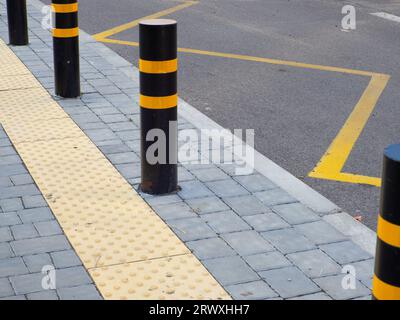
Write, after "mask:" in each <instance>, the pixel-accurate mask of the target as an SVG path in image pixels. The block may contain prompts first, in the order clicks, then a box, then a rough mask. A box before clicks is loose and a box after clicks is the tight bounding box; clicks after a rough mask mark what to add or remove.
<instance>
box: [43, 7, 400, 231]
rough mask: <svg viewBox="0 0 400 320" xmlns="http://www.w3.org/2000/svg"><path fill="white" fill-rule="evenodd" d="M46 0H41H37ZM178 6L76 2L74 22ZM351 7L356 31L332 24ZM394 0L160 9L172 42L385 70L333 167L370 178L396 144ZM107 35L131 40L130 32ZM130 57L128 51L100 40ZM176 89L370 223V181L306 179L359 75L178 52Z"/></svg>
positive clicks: (88, 23) (374, 191) (374, 202)
mask: <svg viewBox="0 0 400 320" xmlns="http://www.w3.org/2000/svg"><path fill="white" fill-rule="evenodd" d="M46 1H47V3H49V2H50V0H46ZM177 4H179V2H178V1H172V0H147V1H140V0H118V1H108V0H81V1H80V16H79V17H80V27H81V29H83V30H85V31H86V32H88V33H90V34H97V33H99V32H102V31H105V30H107V29H110V28H112V27H115V26H118V25H121V24H124V23H126V22H129V21H132V20H135V19H138V18H141V17H144V16H147V15H149V14H152V13H155V12H158V11H161V10H164V9H166V8H170V7H173V6H176V5H177ZM345 4H353V5H354V6H355V7H356V10H357V11H356V12H357V29H356V30H354V31H350V32H345V31H343V30H341V23H340V22H341V19H342V14H341V8H342V6H343V5H345ZM380 11H384V12H388V13H391V14H394V15H396V14H397V15H399V16H400V0H380V1H379V3H376V1H373V0H358V1H352V0H350V1H341V0H296V1H294V0H288V1H282V0H268V1H266V0H215V1H213V0H200V2H199V3H198V4H196V5H193V6H191V7H189V8H186V9H183V10H181V11H178V12H175V13H172V14H170V15H168V17H169V18H172V19H176V20H177V21H178V23H179V46H180V47H184V48H194V49H201V50H207V51H216V52H225V53H235V54H243V55H250V56H257V57H265V58H274V59H281V60H290V61H299V62H304V63H309V64H317V65H327V66H337V67H343V68H349V69H357V70H366V71H373V72H378V73H385V74H389V75H391V79H390V81H389V83H388V85H387V87H386V89H385V91H384V92H383V94H382V96H381V97H380V99H379V101H378V103H377V105H376V107H375V109H374V111H373V112H372V114H371V116H370V118H369V121H368V123H367V125H366V126H365V128H364V130H363V131H362V134H361V136H360V138H359V139H358V140H357V142H356V143H355V145H354V148H353V150H352V152H351V154H350V156H349V158H348V161H347V162H346V164H345V166H344V168H343V171H345V172H348V173H354V174H360V175H366V176H372V177H380V173H381V163H382V161H381V160H382V152H383V149H384V147H385V146H386V145H388V144H391V143H396V142H399V133H400V132H399V131H400V130H399V126H398V125H397V121H396V119H400V106H399V103H398V101H399V92H400V91H399V90H398V88H399V85H400V77H399V72H398V66H399V65H400V55H399V45H398V44H399V39H400V36H399V35H400V23H398V22H393V21H388V20H385V19H382V18H379V17H376V16H372V15H370V13H373V12H380ZM111 38H112V39H119V40H127V41H138V29H137V28H134V29H130V30H126V31H123V32H121V33H119V34H116V35H114V36H112V37H111ZM107 45H108V46H110V47H111V48H112V49H113V50H114V51H115V52H117V53H118V54H120V55H121V56H123V57H124V58H126V59H127V60H130V61H132V62H134V63H135V64H137V61H138V49H137V48H136V47H132V46H126V45H117V44H107ZM179 59H180V73H179V94H180V96H181V97H182V98H183V99H185V100H186V101H187V102H189V103H190V104H192V105H193V106H194V107H196V108H197V109H198V110H200V111H201V112H203V113H205V114H206V115H208V116H209V117H210V118H212V119H213V120H215V121H216V122H218V123H219V124H220V125H222V126H224V127H227V128H230V129H234V128H243V129H247V128H251V129H255V142H256V149H257V150H258V151H260V152H261V153H263V154H264V155H266V156H267V157H268V158H270V159H271V160H273V161H274V162H276V163H277V164H279V165H280V166H282V167H283V168H285V169H286V170H288V171H289V172H291V173H292V174H294V175H295V176H297V177H299V178H300V179H302V180H304V181H305V182H306V183H307V184H309V185H310V186H311V187H313V188H314V189H316V190H318V191H319V192H321V193H322V194H323V195H325V196H326V197H327V198H329V199H330V200H332V201H333V202H335V203H336V204H338V205H339V206H340V207H342V208H343V209H344V210H345V211H347V212H348V213H350V214H352V215H353V216H360V215H361V216H362V221H363V222H364V223H365V224H366V225H367V226H369V227H370V228H372V229H374V228H375V227H376V217H377V213H378V204H379V191H380V190H379V188H377V187H375V186H371V185H361V184H352V183H344V182H336V181H329V180H323V179H315V178H310V177H308V173H309V172H310V171H311V170H312V169H313V168H314V167H315V166H316V164H317V163H318V162H319V160H320V159H321V157H322V156H323V155H324V153H325V152H326V150H327V149H328V147H329V145H330V144H331V142H332V141H333V140H334V139H335V137H336V135H337V134H338V132H339V130H340V129H341V128H342V126H343V125H344V123H345V121H346V119H347V117H348V116H349V114H350V113H351V112H352V110H353V108H354V107H355V105H356V104H357V102H358V100H359V99H360V97H361V95H362V94H363V91H364V90H365V88H366V87H367V85H368V83H369V79H368V78H367V77H363V76H359V75H350V74H343V73H338V72H327V71H322V70H310V69H307V68H294V67H290V66H286V65H271V64H266V63H260V62H249V61H240V60H233V59H229V58H220V57H212V56H207V55H196V54H189V53H181V54H180V56H179Z"/></svg>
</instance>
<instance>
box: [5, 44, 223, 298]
mask: <svg viewBox="0 0 400 320" xmlns="http://www.w3.org/2000/svg"><path fill="white" fill-rule="evenodd" d="M0 61H1V62H2V63H5V64H7V66H8V67H7V71H8V72H9V73H10V74H12V70H13V69H15V71H16V74H17V75H15V76H12V75H3V74H0V88H3V90H0V101H2V103H1V104H0V123H1V124H2V126H3V128H4V130H5V131H6V132H7V134H8V136H9V138H10V140H11V141H12V143H13V145H14V147H15V148H16V150H17V152H18V154H19V155H20V156H21V158H22V160H23V162H24V164H25V165H26V167H27V169H28V170H29V172H30V174H31V175H32V177H33V179H34V180H35V182H36V184H37V186H38V187H39V189H40V190H41V192H42V194H43V196H44V197H45V199H46V201H47V203H48V204H49V206H50V208H51V209H52V211H53V213H54V215H55V216H56V218H57V221H58V222H59V223H60V225H61V227H62V229H63V230H64V233H65V235H66V236H67V238H68V240H69V241H70V243H71V245H72V246H73V248H74V249H75V251H76V253H77V254H78V255H79V257H80V259H81V260H82V262H83V264H84V266H85V267H86V269H87V270H88V271H89V273H90V275H91V276H92V278H93V280H94V282H95V284H96V286H97V288H98V289H99V291H100V293H101V294H102V296H103V297H105V298H106V299H202V298H203V299H229V298H230V297H229V295H228V294H227V293H226V292H225V290H224V289H223V288H222V287H221V286H220V285H219V284H218V283H217V281H216V280H215V279H214V278H213V277H212V276H211V274H210V273H209V272H208V271H207V270H206V269H205V268H204V266H203V265H202V264H201V263H200V262H199V261H198V260H197V259H196V257H195V256H194V255H193V254H192V253H191V252H190V251H189V249H188V248H186V246H185V245H184V243H183V242H181V241H180V240H179V239H178V237H177V236H176V235H175V234H174V233H173V232H172V231H171V230H170V228H169V227H168V226H167V225H166V224H165V223H164V222H163V221H162V220H161V219H160V218H159V217H158V215H157V214H156V213H155V212H154V211H153V210H152V209H151V208H150V207H149V205H148V204H147V203H146V202H145V201H144V200H143V199H142V198H141V197H140V195H138V194H137V192H136V191H135V190H134V189H133V188H132V186H131V185H130V184H129V183H128V182H127V181H126V180H125V179H124V178H123V177H122V176H121V175H120V173H119V172H118V171H117V170H116V169H115V167H114V166H113V165H112V164H111V163H110V162H109V161H108V160H107V159H106V158H105V156H104V155H103V154H102V153H101V152H100V151H99V150H98V148H97V147H96V146H95V145H94V144H93V142H92V141H91V140H90V139H89V138H88V137H87V136H86V135H85V134H84V132H83V131H82V130H81V129H80V128H79V127H78V126H77V125H76V124H75V123H74V122H73V121H72V120H71V118H70V117H69V116H68V114H67V113H65V112H64V110H63V109H62V108H61V107H60V106H59V105H58V103H57V102H56V101H54V100H53V99H52V98H51V96H50V95H49V94H48V92H47V91H46V90H45V89H44V88H43V87H42V86H41V85H40V83H39V82H38V81H37V80H36V79H35V78H34V77H33V76H32V75H31V74H30V73H28V74H27V75H24V76H22V77H21V75H20V73H21V71H22V70H25V69H24V66H23V64H22V62H21V61H19V59H17V58H16V56H15V55H14V54H13V53H12V51H11V50H10V49H9V48H8V47H7V46H6V45H5V44H4V42H2V41H0ZM0 68H2V66H0ZM11 78H13V79H11Z"/></svg>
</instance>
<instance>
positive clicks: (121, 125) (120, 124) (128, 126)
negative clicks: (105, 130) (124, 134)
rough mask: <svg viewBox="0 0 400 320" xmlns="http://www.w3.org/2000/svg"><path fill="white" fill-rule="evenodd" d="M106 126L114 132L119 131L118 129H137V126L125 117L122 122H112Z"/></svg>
mask: <svg viewBox="0 0 400 320" xmlns="http://www.w3.org/2000/svg"><path fill="white" fill-rule="evenodd" d="M118 112H119V111H118ZM108 126H109V127H110V128H111V130H112V131H114V132H119V131H135V130H138V129H139V128H138V127H137V126H136V125H135V124H134V123H132V122H131V121H128V119H126V120H125V121H124V122H114V123H109V124H108Z"/></svg>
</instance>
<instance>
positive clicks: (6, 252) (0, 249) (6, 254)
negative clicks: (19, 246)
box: [0, 242, 14, 259]
mask: <svg viewBox="0 0 400 320" xmlns="http://www.w3.org/2000/svg"><path fill="white" fill-rule="evenodd" d="M13 256H14V253H13V251H12V250H11V247H10V245H9V244H8V242H2V243H0V259H5V258H11V257H13Z"/></svg>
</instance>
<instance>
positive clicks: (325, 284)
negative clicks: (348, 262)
mask: <svg viewBox="0 0 400 320" xmlns="http://www.w3.org/2000/svg"><path fill="white" fill-rule="evenodd" d="M344 276H345V274H340V275H336V276H329V277H323V278H318V279H314V281H315V282H316V283H317V284H318V286H320V287H321V289H322V290H323V291H325V292H326V293H327V294H328V295H330V296H331V297H332V298H333V299H334V300H347V299H353V298H357V297H363V296H366V295H368V294H369V293H370V290H369V289H367V288H366V287H365V286H364V285H363V284H362V283H361V282H359V281H358V280H356V286H355V289H347V290H346V289H344V288H343V286H342V281H343V278H344Z"/></svg>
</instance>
